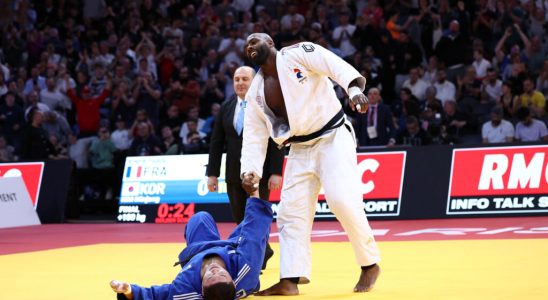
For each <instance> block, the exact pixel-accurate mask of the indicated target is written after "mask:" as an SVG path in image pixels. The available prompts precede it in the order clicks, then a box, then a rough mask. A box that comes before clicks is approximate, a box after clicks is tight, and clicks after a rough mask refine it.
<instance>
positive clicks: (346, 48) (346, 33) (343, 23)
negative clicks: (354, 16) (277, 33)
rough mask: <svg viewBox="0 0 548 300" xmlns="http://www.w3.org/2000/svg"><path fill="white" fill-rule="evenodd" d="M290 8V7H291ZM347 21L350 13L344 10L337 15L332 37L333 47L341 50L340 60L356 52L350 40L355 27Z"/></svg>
mask: <svg viewBox="0 0 548 300" xmlns="http://www.w3.org/2000/svg"><path fill="white" fill-rule="evenodd" d="M290 7H292V5H291V6H290ZM349 20H350V12H349V11H346V10H345V11H341V12H340V13H339V26H337V27H335V29H334V30H333V35H332V39H333V46H335V47H337V48H339V49H340V50H341V53H342V58H344V59H348V58H350V57H351V56H352V55H353V54H354V52H356V47H354V45H353V44H352V39H351V38H352V36H353V35H354V32H355V31H356V26H355V25H353V24H350V23H349ZM282 24H283V18H282ZM301 25H302V24H301ZM282 28H283V27H282Z"/></svg>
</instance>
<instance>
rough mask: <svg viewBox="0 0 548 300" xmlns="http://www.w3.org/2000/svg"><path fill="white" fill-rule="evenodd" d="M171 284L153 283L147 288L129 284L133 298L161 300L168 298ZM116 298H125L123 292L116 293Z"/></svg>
mask: <svg viewBox="0 0 548 300" xmlns="http://www.w3.org/2000/svg"><path fill="white" fill-rule="evenodd" d="M170 290H171V284H163V285H153V286H151V287H149V288H145V287H141V286H138V285H136V284H132V285H131V291H132V293H133V300H162V299H168V297H169V295H170ZM117 299H118V300H126V299H127V298H126V296H125V295H124V294H117Z"/></svg>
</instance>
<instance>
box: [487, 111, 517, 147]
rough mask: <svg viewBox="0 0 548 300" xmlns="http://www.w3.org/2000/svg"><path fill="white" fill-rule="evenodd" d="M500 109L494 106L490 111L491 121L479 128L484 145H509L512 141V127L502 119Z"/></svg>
mask: <svg viewBox="0 0 548 300" xmlns="http://www.w3.org/2000/svg"><path fill="white" fill-rule="evenodd" d="M502 115H503V112H502V108H501V107H499V106H495V107H494V108H493V109H492V110H491V121H487V122H485V123H484V124H483V127H482V128H481V137H482V139H483V143H484V144H494V143H511V142H512V141H513V140H514V126H513V125H512V123H510V122H508V121H506V120H503V119H502Z"/></svg>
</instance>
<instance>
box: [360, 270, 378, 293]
mask: <svg viewBox="0 0 548 300" xmlns="http://www.w3.org/2000/svg"><path fill="white" fill-rule="evenodd" d="M380 273H381V268H379V266H378V265H377V264H374V265H371V266H368V267H365V268H362V273H361V274H360V279H358V283H356V286H355V287H354V292H356V293H363V292H369V291H370V290H372V289H373V286H374V285H375V281H377V277H379V274H380Z"/></svg>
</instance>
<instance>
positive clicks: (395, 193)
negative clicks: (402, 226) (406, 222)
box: [270, 151, 406, 218]
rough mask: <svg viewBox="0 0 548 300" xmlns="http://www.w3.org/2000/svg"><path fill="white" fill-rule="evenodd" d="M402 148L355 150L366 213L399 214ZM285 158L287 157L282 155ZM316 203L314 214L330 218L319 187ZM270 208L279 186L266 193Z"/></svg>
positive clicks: (402, 164) (331, 216) (278, 199)
mask: <svg viewBox="0 0 548 300" xmlns="http://www.w3.org/2000/svg"><path fill="white" fill-rule="evenodd" d="M405 157H406V152H405V151H397V152H369V153H358V155H357V157H356V159H357V161H358V171H359V173H360V174H361V175H362V177H361V182H362V185H361V192H362V194H363V199H364V205H365V211H366V212H367V216H398V215H399V214H400V206H401V196H402V185H403V177H404V171H405ZM286 160H287V158H286ZM318 198H319V201H318V203H317V204H316V216H315V217H316V218H334V217H335V216H334V215H333V214H332V213H331V210H330V209H329V206H328V205H327V203H326V201H325V195H324V192H323V189H321V190H320V195H319V197H318ZM270 201H272V202H276V204H274V205H273V209H274V212H275V213H276V212H277V210H278V205H277V202H279V201H280V190H278V191H273V192H271V193H270Z"/></svg>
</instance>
